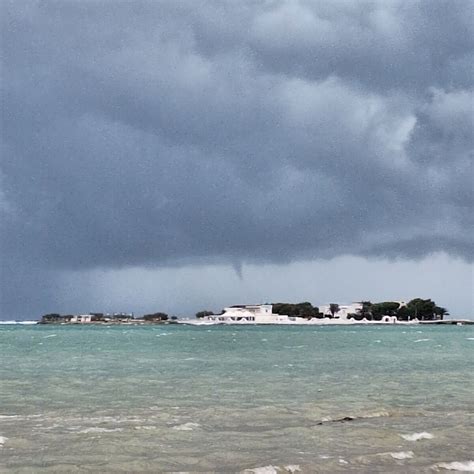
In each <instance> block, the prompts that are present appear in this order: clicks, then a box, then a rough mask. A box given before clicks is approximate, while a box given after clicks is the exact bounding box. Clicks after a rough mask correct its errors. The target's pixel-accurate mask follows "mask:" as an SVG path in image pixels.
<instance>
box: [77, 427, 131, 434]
mask: <svg viewBox="0 0 474 474" xmlns="http://www.w3.org/2000/svg"><path fill="white" fill-rule="evenodd" d="M115 431H123V428H99V427H97V426H94V427H91V428H85V429H83V430H80V431H79V433H113V432H115Z"/></svg>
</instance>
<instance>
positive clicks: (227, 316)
mask: <svg viewBox="0 0 474 474" xmlns="http://www.w3.org/2000/svg"><path fill="white" fill-rule="evenodd" d="M272 310H273V306H272V305H271V304H251V305H235V306H229V307H228V308H224V311H223V313H222V314H211V315H210V316H205V317H203V318H201V321H202V322H207V323H230V324H235V323H241V324H245V323H254V324H275V323H285V322H290V321H291V319H290V318H289V317H288V316H285V315H281V314H275V313H273V312H272ZM293 319H294V318H293ZM298 319H299V318H298Z"/></svg>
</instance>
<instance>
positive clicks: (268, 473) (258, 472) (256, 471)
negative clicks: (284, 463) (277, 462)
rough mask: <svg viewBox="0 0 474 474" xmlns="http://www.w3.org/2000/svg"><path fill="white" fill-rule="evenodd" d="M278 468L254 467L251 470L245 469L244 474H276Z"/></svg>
mask: <svg viewBox="0 0 474 474" xmlns="http://www.w3.org/2000/svg"><path fill="white" fill-rule="evenodd" d="M279 470H280V468H279V467H278V466H271V465H270V466H263V467H255V468H253V469H245V471H244V472H245V473H249V474H250V473H251V474H278V471H279Z"/></svg>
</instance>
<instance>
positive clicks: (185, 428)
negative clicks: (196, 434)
mask: <svg viewBox="0 0 474 474" xmlns="http://www.w3.org/2000/svg"><path fill="white" fill-rule="evenodd" d="M199 426H201V425H200V424H199V423H192V422H191V423H184V424H182V425H176V426H173V429H174V430H177V431H192V430H193V429H194V428H199Z"/></svg>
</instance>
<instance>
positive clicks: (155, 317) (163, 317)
mask: <svg viewBox="0 0 474 474" xmlns="http://www.w3.org/2000/svg"><path fill="white" fill-rule="evenodd" d="M143 319H144V320H145V321H168V315H167V314H166V313H153V314H145V315H144V316H143Z"/></svg>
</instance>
